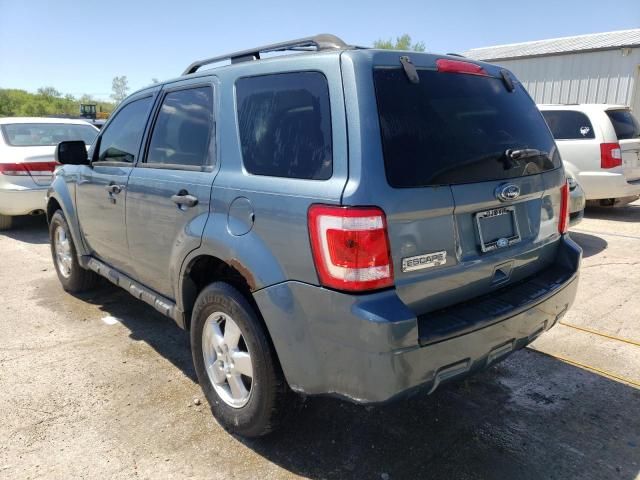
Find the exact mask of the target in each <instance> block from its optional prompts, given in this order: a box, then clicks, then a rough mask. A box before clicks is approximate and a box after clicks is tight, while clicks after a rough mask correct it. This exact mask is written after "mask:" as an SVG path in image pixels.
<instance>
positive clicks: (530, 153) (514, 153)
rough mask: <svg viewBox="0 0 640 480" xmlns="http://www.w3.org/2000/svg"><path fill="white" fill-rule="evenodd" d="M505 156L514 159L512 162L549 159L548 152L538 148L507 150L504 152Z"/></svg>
mask: <svg viewBox="0 0 640 480" xmlns="http://www.w3.org/2000/svg"><path fill="white" fill-rule="evenodd" d="M504 154H505V155H506V156H507V157H508V158H510V159H512V160H521V159H524V158H531V157H548V156H549V153H548V152H544V151H542V150H538V149H537V148H522V149H519V150H511V149H509V150H507V151H506V152H504Z"/></svg>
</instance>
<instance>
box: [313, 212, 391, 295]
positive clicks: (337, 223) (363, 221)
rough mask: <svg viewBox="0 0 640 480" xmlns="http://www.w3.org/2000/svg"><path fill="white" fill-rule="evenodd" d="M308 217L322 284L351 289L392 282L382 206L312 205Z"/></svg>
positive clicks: (385, 223) (372, 287)
mask: <svg viewBox="0 0 640 480" xmlns="http://www.w3.org/2000/svg"><path fill="white" fill-rule="evenodd" d="M308 220H309V236H310V238H311V249H312V252H313V261H314V262H315V265H316V270H317V271H318V277H319V278H320V283H321V284H322V285H324V286H326V287H330V288H335V289H338V290H348V291H364V290H374V289H379V288H385V287H390V286H392V285H393V266H392V264H391V255H390V253H389V239H388V237H387V221H386V218H385V215H384V212H383V211H382V210H381V209H379V208H376V207H336V206H329V205H312V206H311V208H309V218H308Z"/></svg>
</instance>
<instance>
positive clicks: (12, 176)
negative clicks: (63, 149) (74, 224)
mask: <svg viewBox="0 0 640 480" xmlns="http://www.w3.org/2000/svg"><path fill="white" fill-rule="evenodd" d="M97 133H98V129H97V128H95V127H94V126H92V125H90V124H89V123H87V122H86V121H84V120H70V119H61V118H25V117H9V118H0V230H6V229H8V228H10V227H11V223H12V219H13V216H15V215H28V214H37V213H43V212H44V206H45V194H46V191H47V188H48V187H49V184H50V183H51V179H52V177H53V170H54V168H55V166H56V163H55V160H54V153H55V150H56V145H58V143H60V142H62V141H66V140H83V141H84V142H85V143H86V144H87V145H89V144H91V143H93V140H94V139H95V138H96V135H97Z"/></svg>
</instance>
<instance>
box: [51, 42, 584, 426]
mask: <svg viewBox="0 0 640 480" xmlns="http://www.w3.org/2000/svg"><path fill="white" fill-rule="evenodd" d="M305 49H306V50H308V49H315V50H316V51H304V52H300V50H305ZM283 50H294V51H296V52H297V54H295V55H279V56H272V57H271V58H268V57H267V58H264V59H261V57H262V55H263V54H264V53H265V52H273V51H283ZM223 60H227V61H229V60H230V61H231V64H230V65H227V66H223V67H219V68H214V69H207V70H204V71H202V72H198V70H199V68H200V67H203V66H208V65H210V64H213V63H216V62H220V61H223ZM57 154H58V159H59V161H60V162H61V163H63V164H64V165H63V166H62V167H61V168H59V169H57V170H56V174H55V180H54V182H53V183H52V185H51V187H50V189H49V193H48V202H47V215H48V219H49V231H50V239H51V252H52V258H53V263H54V265H55V268H56V271H57V273H58V278H59V280H60V282H61V284H62V286H63V288H65V289H66V290H68V291H71V292H79V291H82V290H86V289H89V288H91V287H92V286H93V285H95V281H96V279H97V278H98V276H104V277H105V278H107V279H109V280H110V281H112V282H114V283H115V284H116V285H119V286H121V287H123V288H125V289H126V290H127V291H128V292H130V293H131V294H133V295H135V297H136V298H139V299H141V300H143V301H145V302H147V303H149V304H150V305H152V306H154V307H155V308H156V309H158V310H159V311H161V312H162V313H163V314H165V315H167V316H169V317H171V318H173V319H174V320H175V321H176V322H177V323H178V324H179V325H180V326H181V327H183V328H186V329H189V330H190V331H191V348H192V354H193V361H194V365H195V371H196V373H197V376H198V380H199V382H200V385H201V387H202V389H203V392H204V394H205V396H206V398H207V400H208V401H209V403H210V405H211V408H212V411H213V414H214V415H215V416H216V418H217V419H218V421H219V422H220V423H221V424H222V425H223V426H224V427H225V428H227V429H229V430H231V431H233V432H236V433H238V434H241V435H245V436H258V435H263V434H265V433H267V432H269V431H270V430H272V429H273V428H274V427H275V426H276V424H277V422H278V420H280V418H281V415H282V414H283V413H284V412H286V411H287V403H286V400H287V398H288V397H289V395H290V394H291V390H293V391H294V392H299V393H304V394H306V395H319V394H331V395H338V396H340V397H343V398H346V399H349V400H351V401H354V402H357V403H377V402H384V401H388V400H391V399H394V398H397V397H398V396H399V395H401V394H403V393H406V392H408V391H410V390H413V389H417V388H422V389H424V391H425V392H431V391H433V390H435V389H436V388H437V387H438V386H439V385H440V384H442V383H443V382H446V381H449V380H452V379H455V378H461V377H463V376H465V375H467V374H470V373H471V372H474V371H477V370H479V369H482V368H486V367H487V366H489V365H492V364H494V363H495V362H497V361H500V360H502V359H503V358H505V357H506V356H507V355H509V354H510V353H511V352H513V351H515V350H518V349H520V348H523V347H524V346H525V345H527V344H528V343H529V342H531V341H533V340H534V339H535V338H536V337H537V336H538V335H540V334H542V333H543V332H545V331H546V330H548V329H550V328H551V327H553V326H554V325H555V324H556V323H557V321H558V320H559V319H560V318H562V316H563V315H564V314H565V313H566V312H567V310H568V309H569V307H570V306H571V304H572V303H573V300H574V297H575V294H576V289H577V283H578V282H577V278H578V266H579V263H580V257H581V250H580V247H578V246H577V245H576V244H575V243H574V242H573V241H572V240H571V238H570V237H569V236H568V235H566V233H567V227H568V221H569V188H568V184H567V181H566V178H565V172H564V169H563V167H562V162H561V160H560V156H559V155H558V152H557V149H556V148H555V144H554V140H553V137H552V136H551V134H550V133H549V129H548V128H547V126H546V124H545V122H544V119H543V118H542V115H541V114H540V112H539V111H538V109H537V108H536V106H535V104H534V103H533V101H532V100H531V97H529V95H528V94H527V92H526V91H525V89H524V88H523V86H522V85H521V84H520V83H519V82H517V80H516V79H515V78H514V77H513V75H512V74H511V73H509V72H507V71H506V70H504V69H502V68H500V67H497V66H495V65H490V64H486V63H478V62H473V61H468V60H466V59H461V58H460V57H454V56H446V55H434V54H426V53H416V52H398V51H390V50H375V49H363V48H356V47H351V46H349V45H347V44H345V43H344V42H343V41H342V40H340V39H339V38H337V37H335V36H333V35H321V36H316V37H310V38H307V39H302V40H294V41H291V42H285V43H281V44H277V45H270V46H266V47H258V48H256V49H252V50H248V51H243V52H237V53H233V54H229V55H225V56H222V57H215V58H211V59H207V60H203V61H200V62H195V63H193V64H192V65H190V66H189V67H188V68H187V70H186V71H185V73H184V74H183V75H182V76H181V77H179V78H176V79H173V80H169V81H166V82H162V83H159V84H157V85H153V86H150V87H148V88H145V89H143V90H140V91H138V92H136V93H134V94H133V95H131V96H130V97H128V98H127V99H125V100H124V101H123V102H122V103H121V104H120V105H119V106H118V109H117V110H116V111H115V112H114V114H113V115H112V116H111V117H110V118H109V121H108V122H107V124H106V125H105V127H104V128H103V129H102V130H101V132H100V134H99V136H98V139H97V141H96V142H95V144H94V146H93V147H92V148H91V149H90V150H89V152H88V153H87V151H86V150H85V146H84V144H83V143H82V142H63V143H61V144H60V145H59V146H58V151H57Z"/></svg>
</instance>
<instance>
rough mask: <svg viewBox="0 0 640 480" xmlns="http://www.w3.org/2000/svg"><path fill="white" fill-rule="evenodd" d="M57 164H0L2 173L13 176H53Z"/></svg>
mask: <svg viewBox="0 0 640 480" xmlns="http://www.w3.org/2000/svg"><path fill="white" fill-rule="evenodd" d="M57 165H58V164H57V163H56V162H24V163H0V173H1V174H3V175H11V176H29V175H34V176H38V175H51V172H53V171H54V170H55V168H56V166H57Z"/></svg>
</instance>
